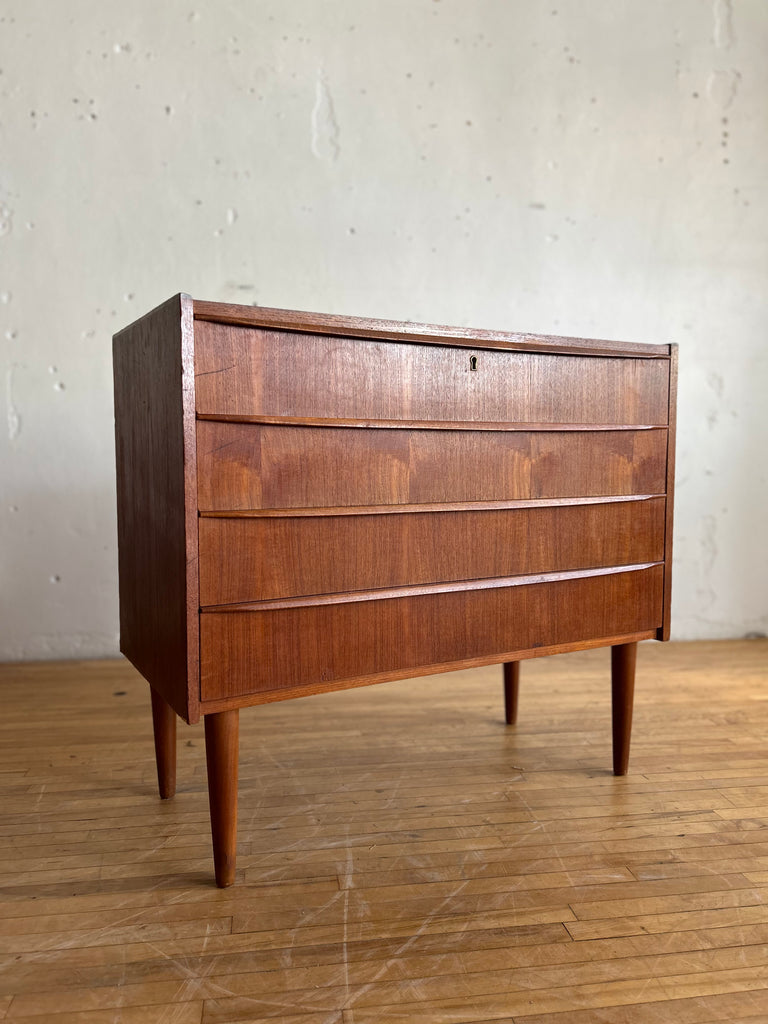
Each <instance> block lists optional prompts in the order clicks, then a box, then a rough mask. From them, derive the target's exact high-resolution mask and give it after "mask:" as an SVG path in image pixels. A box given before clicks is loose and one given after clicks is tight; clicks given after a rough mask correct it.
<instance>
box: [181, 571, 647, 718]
mask: <svg viewBox="0 0 768 1024" xmlns="http://www.w3.org/2000/svg"><path fill="white" fill-rule="evenodd" d="M663 572H664V569H663V566H661V565H654V566H650V567H648V568H643V569H633V570H619V571H613V570H611V571H610V572H609V573H608V574H607V575H583V576H578V577H576V578H568V579H558V580H547V581H544V582H538V583H525V584H518V585H508V586H501V587H490V588H488V589H476V590H473V589H463V590H455V591H448V592H439V593H428V594H418V595H405V596H398V597H390V598H386V599H378V600H352V601H345V602H343V603H338V604H336V603H320V604H311V605H299V606H294V607H282V608H277V609H275V608H271V609H268V610H263V611H260V610H253V611H231V612H203V613H202V614H201V616H200V686H201V698H202V700H204V701H205V700H217V699H223V698H227V697H238V696H242V695H245V694H248V693H264V692H267V691H273V690H276V691H279V690H284V689H294V688H301V687H303V686H306V687H314V688H317V687H318V686H319V687H322V686H323V684H328V688H329V689H333V687H334V684H342V683H343V682H344V681H345V680H351V679H363V678H364V677H366V676H378V677H381V676H382V675H384V676H385V675H386V674H387V673H392V674H393V675H395V674H397V675H402V674H403V673H404V672H406V673H407V672H410V671H412V672H413V674H414V675H418V674H419V670H420V669H425V668H428V667H429V666H431V665H455V664H456V663H459V662H462V661H468V660H471V659H482V658H487V659H493V658H495V657H496V656H498V658H499V660H503V656H504V655H507V654H513V653H514V652H516V651H526V650H531V649H533V648H537V647H550V646H556V645H558V644H569V643H577V642H581V641H588V640H594V639H599V638H602V637H612V636H623V635H628V634H631V633H639V632H643V631H646V630H653V629H656V628H657V627H658V626H660V625H661V619H662V591H663V579H664V577H663ZM372 681H377V680H372Z"/></svg>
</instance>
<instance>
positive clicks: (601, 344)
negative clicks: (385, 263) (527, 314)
mask: <svg viewBox="0 0 768 1024" xmlns="http://www.w3.org/2000/svg"><path fill="white" fill-rule="evenodd" d="M194 312H195V319H196V320H199V321H203V322H205V321H209V322H211V323H214V324H217V325H222V324H232V325H239V326H243V327H277V328H282V329H284V330H286V329H287V330H291V331H300V332H302V333H309V334H345V335H350V336H351V337H355V338H379V339H387V338H389V339H391V340H393V341H399V340H401V339H402V338H403V337H408V338H410V339H411V340H413V341H418V342H419V343H420V344H425V345H429V344H438V345H460V346H467V345H469V346H475V345H477V346H478V347H481V348H502V349H508V350H511V351H517V350H521V351H525V352H562V353H565V354H569V353H574V352H579V353H581V352H584V353H587V354H590V355H617V356H628V357H630V358H631V357H633V356H638V355H642V356H646V357H649V358H652V359H653V358H656V359H664V358H668V356H669V345H644V344H639V343H637V342H627V341H596V340H595V339H593V338H566V337H562V336H560V335H550V334H529V333H526V334H521V333H515V332H510V331H488V330H478V329H477V328H470V327H442V326H435V325H434V324H420V323H410V322H408V323H406V322H401V321H398V320H376V319H372V318H368V317H359V316H337V315H335V314H332V313H306V312H299V311H297V310H292V309H270V308H268V307H266V306H242V305H234V304H232V303H226V302H205V301H201V300H199V299H195V302H194Z"/></svg>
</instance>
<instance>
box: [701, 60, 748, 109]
mask: <svg viewBox="0 0 768 1024" xmlns="http://www.w3.org/2000/svg"><path fill="white" fill-rule="evenodd" d="M740 84H741V75H740V74H739V72H738V71H735V70H734V69H733V68H731V69H729V70H727V71H713V72H712V73H711V74H710V76H709V78H708V79H707V96H708V97H709V99H710V100H711V101H712V102H713V103H715V104H716V105H717V106H718V107H720V108H721V110H727V109H728V108H729V107H730V106H731V105H732V104H733V101H734V100H735V99H736V94H737V93H738V91H739V85H740Z"/></svg>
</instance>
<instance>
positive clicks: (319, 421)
mask: <svg viewBox="0 0 768 1024" xmlns="http://www.w3.org/2000/svg"><path fill="white" fill-rule="evenodd" d="M196 418H197V419H198V420H205V421H207V422H213V423H262V424H265V425H268V426H278V427H339V428H345V427H346V428H349V427H354V428H357V429H368V430H484V431H490V432H497V433H498V432H501V431H522V432H525V433H533V432H539V431H550V432H552V433H555V434H563V433H575V432H576V433H577V432H583V433H592V432H603V431H616V430H669V426H668V424H666V423H528V422H523V421H522V420H520V421H519V422H517V421H492V420H408V419H395V420H384V419H381V420H380V419H370V418H362V417H361V418H355V417H345V418H332V417H328V416H268V415H262V414H259V415H247V414H245V413H215V412H198V413H196Z"/></svg>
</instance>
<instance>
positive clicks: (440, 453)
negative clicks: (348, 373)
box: [197, 422, 667, 511]
mask: <svg viewBox="0 0 768 1024" xmlns="http://www.w3.org/2000/svg"><path fill="white" fill-rule="evenodd" d="M197 437H198V449H197V452H198V502H199V507H200V509H201V510H203V511H208V510H227V509H234V510H236V509H253V508H294V507H299V508H301V507H312V506H343V505H393V504H399V503H407V504H413V503H417V504H418V503H425V502H454V501H458V502H461V501H503V500H511V499H516V498H536V497H571V496H582V495H623V494H660V493H663V492H664V487H665V478H666V447H667V445H666V432H665V431H663V430H651V431H617V432H608V433H606V432H597V433H594V434H587V435H584V434H572V433H563V434H557V433H554V434H553V433H530V434H527V433H504V432H499V433H488V432H482V433H481V432H475V431H450V432H439V431H411V430H398V431H391V430H375V429H354V428H345V429H343V430H341V429H339V430H336V429H333V428H327V429H324V428H322V427H304V428H293V427H280V426H266V425H265V426H259V425H256V424H252V423H247V424H241V423H215V422H199V423H198V425H197Z"/></svg>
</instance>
